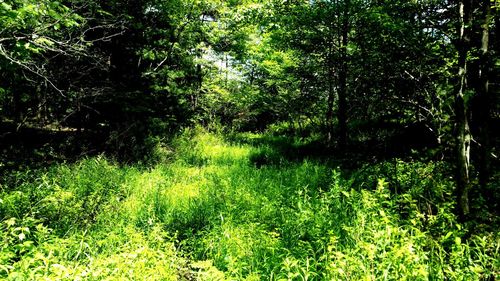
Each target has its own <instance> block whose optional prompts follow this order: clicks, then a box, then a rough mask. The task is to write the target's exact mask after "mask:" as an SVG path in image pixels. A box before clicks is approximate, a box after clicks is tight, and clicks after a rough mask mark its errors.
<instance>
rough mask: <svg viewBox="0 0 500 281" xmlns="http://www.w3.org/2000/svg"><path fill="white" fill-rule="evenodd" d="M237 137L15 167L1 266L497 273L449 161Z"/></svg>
mask: <svg viewBox="0 0 500 281" xmlns="http://www.w3.org/2000/svg"><path fill="white" fill-rule="evenodd" d="M239 138H240V141H229V140H225V139H224V138H223V137H222V136H219V135H216V134H211V133H208V132H206V131H204V130H202V129H192V130H187V131H186V132H185V133H184V134H183V135H182V136H180V137H179V138H177V139H176V140H175V141H174V142H173V144H172V147H171V149H167V147H165V146H164V147H159V148H158V152H157V153H158V154H159V156H162V155H163V157H158V159H160V160H161V161H159V162H158V163H157V164H155V165H153V166H150V167H139V166H120V165H118V164H116V163H114V162H113V161H110V160H107V159H105V158H103V157H97V158H90V159H84V160H81V161H80V162H78V163H75V164H59V165H56V166H53V167H50V168H48V169H45V170H39V171H19V172H17V173H14V174H12V175H10V176H8V177H7V178H6V179H5V180H4V184H3V185H2V186H1V187H0V188H1V189H0V220H2V222H1V228H0V229H1V233H0V239H1V243H2V244H0V245H1V246H0V247H1V248H0V250H1V251H0V279H6V280H488V278H499V274H500V262H499V261H500V253H499V251H500V234H499V232H498V229H496V230H495V228H493V231H491V230H489V231H486V230H484V231H476V232H471V231H470V230H469V226H466V225H465V226H464V225H461V224H459V223H458V222H457V221H456V219H455V217H454V216H453V215H452V212H453V207H454V206H453V203H452V202H453V196H452V192H453V184H452V182H451V181H450V179H449V178H448V177H446V164H445V163H422V162H403V161H395V162H391V163H389V162H385V163H380V164H377V165H370V166H365V167H363V168H362V169H358V170H356V171H350V172H349V173H347V172H346V171H342V170H341V169H340V168H331V167H330V166H329V165H327V164H325V163H324V162H320V161H315V160H312V159H309V160H307V159H306V158H300V157H297V158H296V159H294V161H291V160H289V159H290V157H285V155H283V154H282V151H280V150H276V149H275V147H273V146H272V145H270V144H269V142H265V141H262V142H260V141H259V139H260V138H267V139H269V136H262V135H255V134H246V135H242V136H240V137H239ZM241 139H245V140H246V141H241ZM281 141H282V140H281ZM172 151H173V152H172ZM298 159H305V160H298ZM489 280H492V279H489Z"/></svg>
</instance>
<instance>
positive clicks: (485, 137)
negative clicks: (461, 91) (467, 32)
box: [475, 2, 492, 187]
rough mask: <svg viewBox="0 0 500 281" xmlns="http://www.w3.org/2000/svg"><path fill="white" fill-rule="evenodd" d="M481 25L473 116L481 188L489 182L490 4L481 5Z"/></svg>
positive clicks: (490, 101)
mask: <svg viewBox="0 0 500 281" xmlns="http://www.w3.org/2000/svg"><path fill="white" fill-rule="evenodd" d="M481 8H482V17H483V21H482V25H481V33H482V34H481V35H482V36H481V51H480V59H479V68H478V71H479V73H478V82H479V83H478V87H477V107H476V109H477V112H475V116H476V118H477V119H478V122H477V124H478V142H479V146H478V156H479V163H478V164H479V166H478V168H479V183H480V184H481V186H482V187H484V186H486V184H487V182H488V180H489V170H490V168H489V166H490V159H489V158H490V157H489V154H490V136H489V129H490V126H489V124H490V112H491V103H492V99H491V97H490V92H489V80H490V73H491V71H490V68H491V64H490V52H489V41H490V40H489V38H490V29H489V25H490V21H491V8H490V3H488V2H484V3H482V7H481Z"/></svg>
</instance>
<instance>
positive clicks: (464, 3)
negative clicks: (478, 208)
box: [455, 0, 474, 219]
mask: <svg viewBox="0 0 500 281" xmlns="http://www.w3.org/2000/svg"><path fill="white" fill-rule="evenodd" d="M473 2H474V0H459V1H458V8H459V20H460V26H459V29H458V35H459V36H458V42H457V50H458V68H459V70H458V85H457V87H456V90H455V134H456V148H455V149H456V182H457V190H456V192H457V207H458V214H459V216H460V217H461V219H465V218H466V217H467V216H468V215H469V212H470V206H469V191H470V148H471V147H470V144H471V133H470V128H469V118H468V116H469V109H468V104H467V100H466V99H465V94H466V91H467V90H468V88H467V71H468V67H467V66H468V59H467V56H468V52H469V50H470V33H471V24H472V4H473Z"/></svg>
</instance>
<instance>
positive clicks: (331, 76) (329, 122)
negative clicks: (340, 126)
mask: <svg viewBox="0 0 500 281" xmlns="http://www.w3.org/2000/svg"><path fill="white" fill-rule="evenodd" d="M331 32H333V31H331ZM327 63H328V66H327V67H328V74H327V75H328V97H327V109H326V130H327V141H328V145H330V144H331V141H332V139H333V102H334V98H335V92H334V87H333V86H334V85H333V82H334V81H333V80H334V68H333V40H332V42H330V47H329V53H328V62H327Z"/></svg>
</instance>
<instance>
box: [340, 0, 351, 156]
mask: <svg viewBox="0 0 500 281" xmlns="http://www.w3.org/2000/svg"><path fill="white" fill-rule="evenodd" d="M341 32H342V34H341V37H342V42H341V45H340V64H341V65H340V69H339V92H338V95H339V96H338V99H339V104H338V106H339V108H338V112H337V114H338V115H337V119H338V122H339V148H340V150H344V149H345V147H346V144H347V109H346V107H347V100H346V99H347V97H346V96H347V60H348V58H347V44H348V43H349V38H348V36H349V0H345V2H344V13H343V15H342V28H341Z"/></svg>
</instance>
